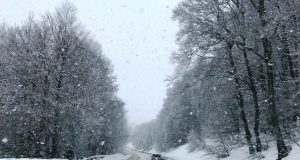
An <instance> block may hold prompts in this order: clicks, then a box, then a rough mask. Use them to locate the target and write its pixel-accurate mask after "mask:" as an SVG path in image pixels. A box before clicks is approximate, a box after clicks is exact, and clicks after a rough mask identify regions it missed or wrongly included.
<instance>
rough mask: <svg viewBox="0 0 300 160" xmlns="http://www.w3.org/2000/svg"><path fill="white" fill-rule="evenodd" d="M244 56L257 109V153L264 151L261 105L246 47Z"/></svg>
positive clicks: (255, 120) (255, 130) (255, 129)
mask: <svg viewBox="0 0 300 160" xmlns="http://www.w3.org/2000/svg"><path fill="white" fill-rule="evenodd" d="M243 55H244V60H245V65H246V68H247V73H248V76H249V88H250V90H251V93H252V97H253V103H254V109H255V119H254V134H255V139H256V151H257V152H261V151H262V145H261V140H260V133H259V128H260V127H259V125H260V107H259V104H258V94H257V90H256V87H255V82H254V77H253V72H252V70H251V67H250V64H249V59H248V56H247V51H246V48H245V47H243Z"/></svg>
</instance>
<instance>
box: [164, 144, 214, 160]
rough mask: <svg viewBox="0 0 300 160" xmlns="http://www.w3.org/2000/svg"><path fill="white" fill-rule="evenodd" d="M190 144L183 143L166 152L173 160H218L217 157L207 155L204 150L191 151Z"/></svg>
mask: <svg viewBox="0 0 300 160" xmlns="http://www.w3.org/2000/svg"><path fill="white" fill-rule="evenodd" d="M188 148H189V145H183V146H180V147H178V148H177V149H175V150H173V151H171V152H168V153H166V154H164V156H166V157H169V158H171V159H172V160H216V159H217V158H214V157H211V156H208V155H206V153H205V152H203V151H195V152H189V149H188Z"/></svg>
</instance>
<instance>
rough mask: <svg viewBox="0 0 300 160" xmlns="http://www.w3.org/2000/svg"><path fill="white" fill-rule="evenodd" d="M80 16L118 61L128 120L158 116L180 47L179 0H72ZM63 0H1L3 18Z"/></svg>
mask: <svg viewBox="0 0 300 160" xmlns="http://www.w3.org/2000/svg"><path fill="white" fill-rule="evenodd" d="M70 1H71V2H72V3H73V4H74V5H75V6H76V7H77V9H78V18H79V20H80V22H81V23H82V25H83V26H85V28H86V29H87V30H88V31H90V32H91V35H93V36H94V38H95V39H96V40H98V41H99V42H100V43H101V44H102V46H103V50H104V54H105V55H106V56H107V57H109V58H110V59H111V61H112V63H113V65H114V73H115V74H116V75H117V77H118V81H117V83H118V85H119V88H120V91H119V93H118V94H119V96H120V97H121V99H122V100H123V101H124V102H125V103H126V109H127V111H128V114H127V115H128V118H129V122H130V123H131V124H132V123H135V124H138V123H141V122H145V121H149V120H151V119H153V118H155V116H156V115H157V113H158V112H159V110H160V109H161V107H162V104H163V99H164V98H165V94H166V85H167V82H164V80H165V79H166V78H167V76H168V75H171V74H172V72H173V68H174V67H173V66H172V65H171V64H170V60H169V59H170V58H169V57H170V54H171V53H172V51H174V50H175V49H176V45H175V36H176V32H177V30H178V25H177V23H175V22H173V21H172V20H171V16H172V9H173V8H174V7H175V6H176V4H177V3H178V2H179V1H180V0H70ZM62 2H63V0H0V20H1V21H5V22H6V23H8V24H19V23H22V22H24V21H25V20H26V19H27V17H28V14H29V12H30V11H32V12H33V13H34V14H35V16H36V17H38V16H39V15H40V14H43V13H44V12H45V11H47V10H48V11H53V10H54V8H55V7H57V6H59V5H60V4H61V3H62Z"/></svg>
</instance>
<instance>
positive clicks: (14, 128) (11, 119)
mask: <svg viewBox="0 0 300 160" xmlns="http://www.w3.org/2000/svg"><path fill="white" fill-rule="evenodd" d="M76 14H77V11H76V8H75V6H73V5H72V4H71V3H68V2H65V3H63V4H62V5H61V6H60V7H57V8H56V10H55V11H54V12H47V13H45V14H44V15H42V16H39V17H34V16H29V17H28V20H26V21H25V22H24V23H23V24H22V25H15V26H9V25H7V24H4V23H3V24H2V25H1V27H0V95H1V96H0V121H1V123H0V139H1V140H2V141H1V143H0V155H1V157H17V158H22V157H26V158H68V159H73V158H75V157H77V158H81V157H88V156H92V155H101V154H113V153H117V152H119V151H120V150H121V149H122V148H123V146H124V145H125V144H126V139H127V137H128V132H127V121H126V115H125V109H124V102H123V101H122V100H121V99H120V98H119V97H118V96H117V95H116V92H117V91H118V86H117V85H116V83H115V81H116V77H115V75H114V74H113V68H112V65H111V63H110V61H109V60H108V58H106V56H104V54H103V53H102V48H101V45H100V44H99V43H98V42H97V41H95V40H93V38H92V37H91V36H90V34H89V32H87V31H86V30H85V29H84V27H83V26H82V25H81V24H80V23H79V22H78V20H77V15H76Z"/></svg>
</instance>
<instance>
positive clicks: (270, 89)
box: [251, 0, 289, 160]
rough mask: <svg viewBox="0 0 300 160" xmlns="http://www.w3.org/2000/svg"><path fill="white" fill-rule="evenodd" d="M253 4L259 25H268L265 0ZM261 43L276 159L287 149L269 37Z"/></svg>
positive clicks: (287, 152) (286, 153)
mask: <svg viewBox="0 0 300 160" xmlns="http://www.w3.org/2000/svg"><path fill="white" fill-rule="evenodd" d="M251 2H252V4H253V6H254V7H255V9H256V11H257V13H258V15H259V19H260V21H261V25H262V27H263V28H266V27H268V26H267V20H266V18H267V17H266V16H267V15H266V13H267V11H266V8H265V0H258V3H255V2H254V1H253V0H252V1H251ZM262 43H263V50H264V55H265V64H266V66H267V96H268V109H269V112H270V116H271V122H272V127H271V129H272V131H273V133H274V135H275V139H276V143H277V150H278V160H281V159H282V158H284V157H286V156H288V154H289V151H288V149H287V147H286V145H285V142H284V139H283V135H282V132H281V129H280V125H279V116H278V113H277V109H276V104H275V88H274V87H275V86H274V85H275V80H274V73H273V72H274V71H273V70H274V69H273V62H272V54H273V51H272V43H271V41H270V40H269V38H268V37H267V36H266V35H264V36H263V37H262Z"/></svg>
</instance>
